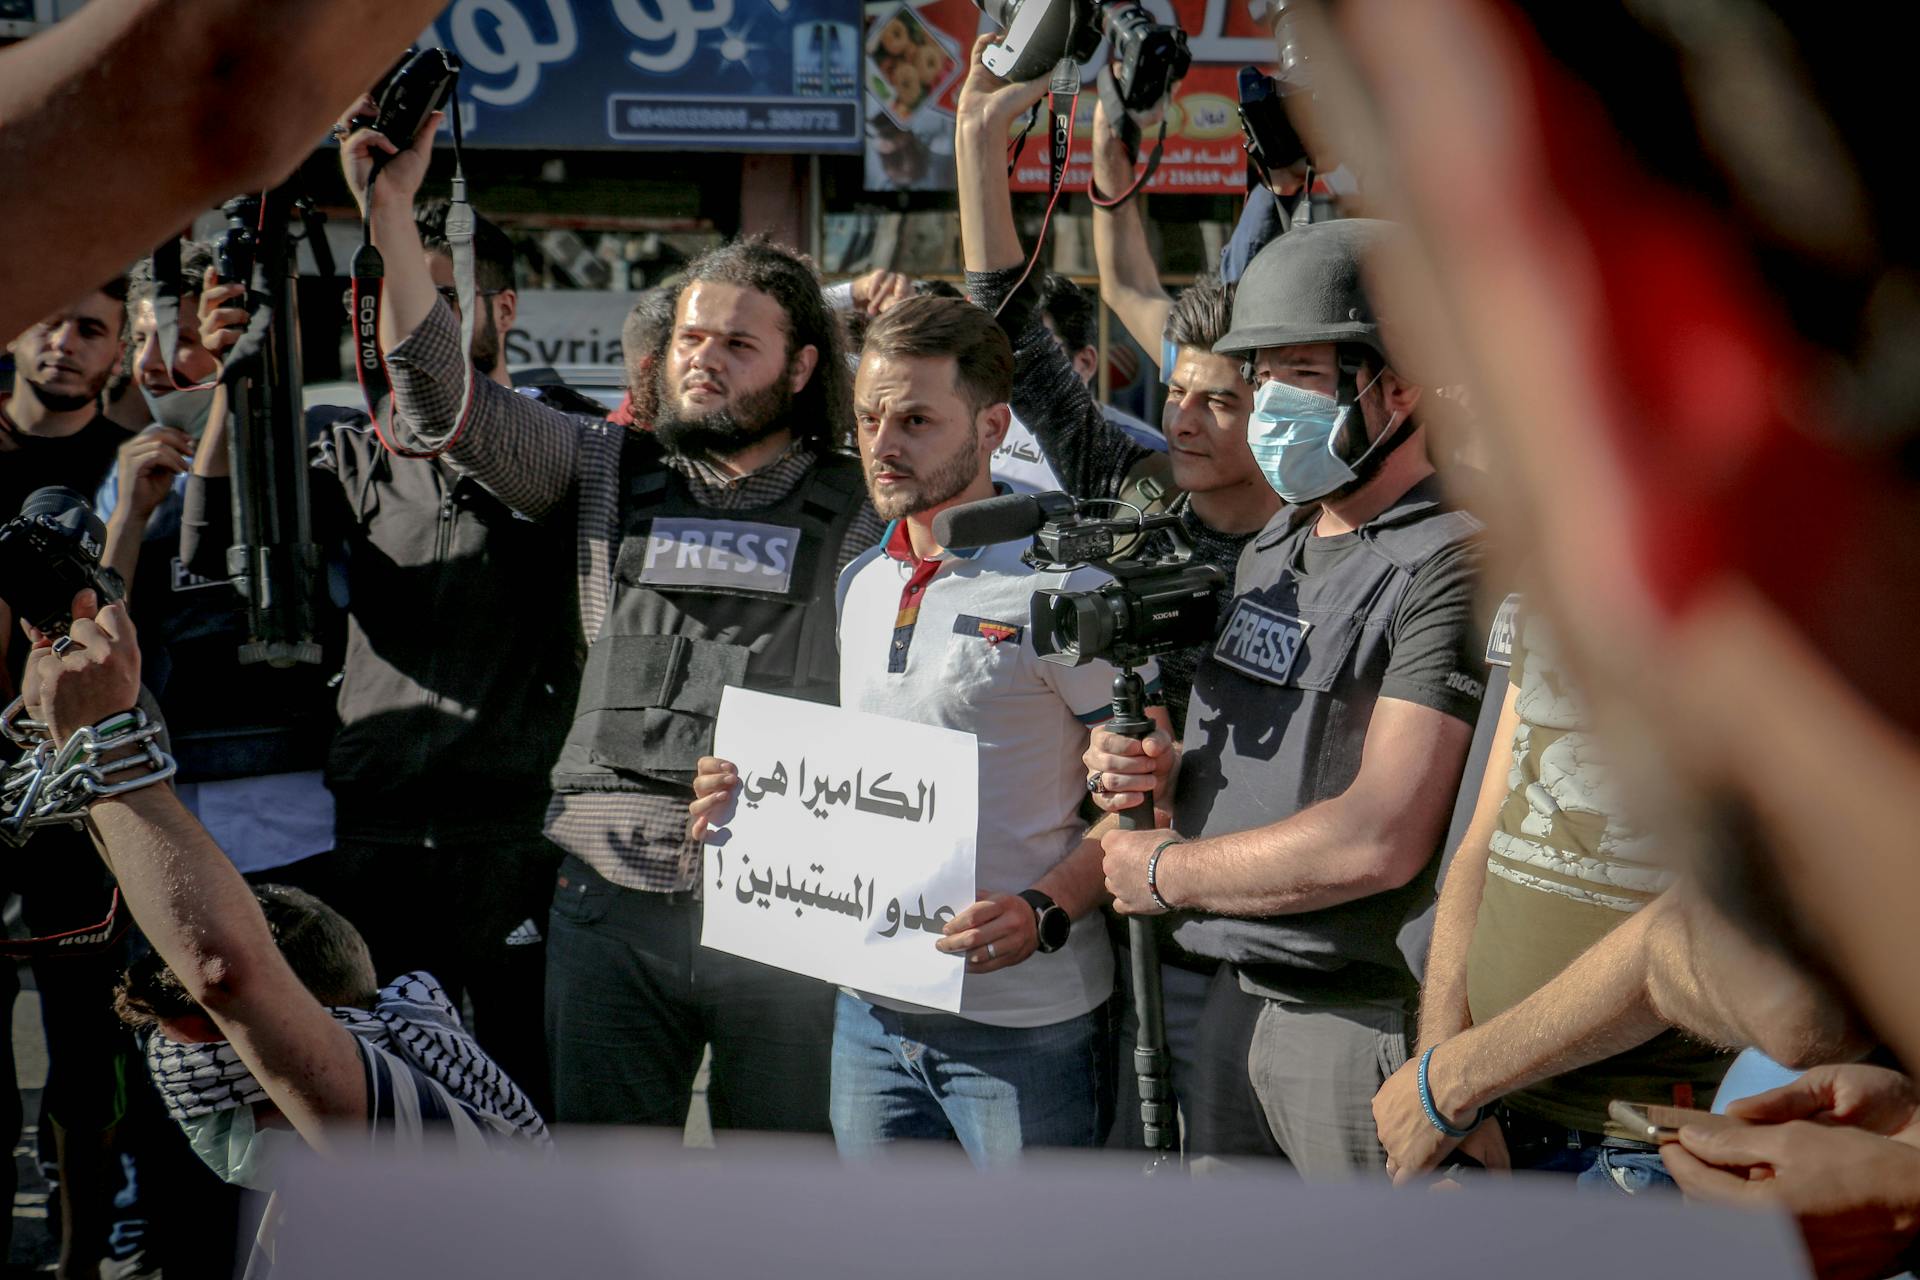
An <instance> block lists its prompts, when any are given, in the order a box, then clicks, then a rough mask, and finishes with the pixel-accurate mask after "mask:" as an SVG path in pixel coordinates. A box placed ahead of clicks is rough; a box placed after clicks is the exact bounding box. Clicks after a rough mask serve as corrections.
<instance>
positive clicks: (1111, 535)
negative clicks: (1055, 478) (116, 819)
mask: <svg viewBox="0 0 1920 1280" xmlns="http://www.w3.org/2000/svg"><path fill="white" fill-rule="evenodd" d="M1116 509H1118V510H1120V511H1121V512H1122V514H1120V515H1118V516H1114V515H1112V512H1113V511H1114V510H1116ZM1096 513H1103V514H1096ZM1160 529H1165V530H1168V531H1170V532H1171V534H1172V536H1173V542H1174V544H1175V551H1174V553H1173V554H1172V555H1168V556H1154V555H1147V554H1144V553H1143V552H1142V548H1143V547H1144V545H1145V542H1146V538H1145V537H1144V535H1146V534H1149V533H1153V532H1154V531H1156V530H1160ZM933 530H934V536H935V537H936V538H938V539H939V540H940V542H941V545H943V546H949V547H961V548H965V547H977V546H984V545H986V544H988V543H994V542H1013V541H1015V540H1017V539H1020V538H1024V537H1029V536H1031V537H1032V538H1033V545H1032V546H1031V547H1030V548H1028V549H1027V552H1026V554H1025V555H1024V556H1023V557H1022V558H1023V559H1024V560H1025V561H1026V562H1027V563H1028V564H1030V565H1032V566H1034V567H1035V568H1037V569H1048V570H1054V571H1060V570H1067V569H1077V568H1079V567H1080V566H1081V565H1089V564H1090V565H1093V566H1095V567H1096V568H1100V569H1104V570H1106V571H1107V572H1108V573H1110V574H1112V575H1113V581H1111V582H1108V583H1104V584H1102V585H1101V586H1099V587H1096V588H1094V589H1093V590H1091V591H1054V590H1042V591H1036V592H1034V594H1033V601H1032V603H1031V605H1030V606H1029V614H1028V621H1029V623H1030V624H1031V626H1032V628H1033V647H1034V649H1035V651H1036V652H1037V653H1038V654H1039V656H1040V657H1041V658H1043V659H1044V660H1046V661H1048V662H1057V663H1059V664H1060V665H1061V666H1067V667H1077V666H1081V665H1082V664H1084V663H1088V662H1092V661H1094V660H1095V659H1096V658H1104V659H1106V660H1107V661H1108V662H1111V663H1113V664H1114V665H1115V666H1117V667H1129V668H1130V667H1137V666H1141V665H1142V664H1144V663H1145V662H1146V660H1147V659H1149V658H1155V657H1158V656H1159V655H1161V654H1163V653H1172V652H1174V651H1175V650H1179V649H1187V648H1191V647H1192V646H1194V645H1198V644H1206V643H1208V642H1209V641H1211V640H1212V639H1213V637H1214V632H1215V631H1216V630H1217V628H1218V626H1219V620H1220V604H1221V600H1222V598H1223V597H1224V596H1225V594H1226V590H1227V578H1226V575H1225V574H1223V573H1221V572H1220V570H1219V569H1217V568H1215V567H1214V566H1213V565H1210V564H1195V563H1194V561H1193V553H1192V550H1191V549H1190V548H1186V547H1185V545H1184V541H1185V540H1184V538H1183V536H1182V535H1181V532H1180V517H1179V516H1178V515H1177V514H1173V513H1167V514H1159V515H1146V514H1144V513H1142V512H1141V511H1140V510H1139V509H1137V508H1134V507H1131V506H1129V505H1128V504H1126V503H1122V502H1119V501H1116V500H1114V499H1110V498H1094V499H1088V500H1086V501H1075V500H1074V499H1073V498H1072V497H1070V496H1069V495H1067V494H1064V493H1042V494H1032V495H1029V494H1005V495H1002V496H1000V497H997V498H988V499H986V500H985V501H983V502H972V503H968V504H967V505H965V506H960V507H953V508H951V509H949V510H947V511H943V512H941V513H940V514H939V515H938V516H935V517H934V522H933Z"/></svg>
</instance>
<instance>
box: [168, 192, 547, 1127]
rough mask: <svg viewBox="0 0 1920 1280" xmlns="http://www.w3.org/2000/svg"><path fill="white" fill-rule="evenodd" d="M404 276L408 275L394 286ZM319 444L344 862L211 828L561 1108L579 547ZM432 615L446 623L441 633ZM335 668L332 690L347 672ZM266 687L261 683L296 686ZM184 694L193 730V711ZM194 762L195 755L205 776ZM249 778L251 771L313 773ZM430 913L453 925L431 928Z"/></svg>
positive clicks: (503, 367) (203, 509)
mask: <svg viewBox="0 0 1920 1280" xmlns="http://www.w3.org/2000/svg"><path fill="white" fill-rule="evenodd" d="M446 220H447V206H446V204H445V202H437V203H423V204H422V205H421V206H420V208H419V209H418V210H416V211H413V213H412V215H411V216H410V217H409V219H408V225H409V229H410V230H412V231H414V233H415V246H414V248H413V250H412V252H411V253H410V254H408V255H407V256H408V258H409V262H408V265H409V266H410V267H412V268H414V270H415V271H416V272H417V273H418V274H419V275H421V276H422V277H423V278H424V280H425V281H426V287H427V288H428V290H429V292H430V293H431V292H432V291H433V290H438V291H439V293H440V294H441V295H443V296H445V297H446V298H447V299H448V306H449V308H453V307H455V306H457V301H458V300H457V295H456V294H455V291H454V280H453V261H452V246H451V245H450V244H449V243H448V241H447V238H446ZM474 221H475V227H474V285H475V293H476V299H475V300H476V305H477V306H479V307H480V314H479V315H478V316H477V317H476V321H477V323H476V324H475V326H474V336H473V347H472V350H471V352H470V357H471V360H472V363H473V366H474V379H475V381H476V382H477V383H478V382H484V383H485V385H486V386H488V387H489V388H491V389H493V390H496V391H498V392H499V393H500V394H502V395H511V394H513V393H512V392H510V391H509V390H508V388H509V386H510V385H511V383H510V380H509V378H508V375H507V364H506V357H505V348H504V344H503V343H502V341H501V336H500V335H501V334H502V332H503V331H505V330H506V329H508V328H510V327H512V324H513V321H514V314H515V303H516V296H515V292H514V287H513V286H514V256H513V243H512V241H511V240H509V239H508V238H507V235H506V233H505V232H503V231H501V230H500V229H499V228H498V227H496V226H494V225H493V224H492V223H491V222H488V221H487V220H485V219H484V218H478V217H476V218H475V220H474ZM398 256H400V255H398V254H390V255H389V257H388V269H389V270H390V271H393V270H396V268H397V264H396V263H395V261H394V259H395V258H396V257H398ZM205 283H206V288H205V289H204V290H203V291H202V293H201V301H200V307H199V312H200V327H201V338H202V340H203V341H204V342H205V343H206V344H207V345H208V346H209V347H211V348H213V349H215V350H218V351H224V350H225V349H227V348H228V347H230V346H231V345H232V342H233V341H234V336H235V335H236V333H237V332H238V329H237V326H240V325H243V324H244V322H245V320H246V313H245V312H244V311H242V310H241V309H240V308H239V307H238V306H237V305H235V302H236V299H237V296H238V295H239V293H240V292H241V289H240V287H239V286H238V285H237V284H222V283H220V282H219V281H218V279H217V278H216V277H214V276H213V275H211V273H210V274H209V275H208V276H207V278H206V281H205ZM456 324H457V322H456ZM455 367H456V370H457V368H458V366H457V365H456V366H455ZM307 429H308V437H309V440H310V441H311V442H312V446H311V447H312V458H311V470H310V475H311V481H312V483H311V486H310V490H309V493H310V497H309V502H310V507H311V510H312V513H313V529H314V541H315V542H316V543H318V544H319V545H320V546H321V547H323V548H326V549H327V551H328V553H329V555H330V556H331V557H334V558H335V564H334V566H333V569H334V571H333V572H330V573H329V575H328V577H329V580H330V584H331V585H332V589H333V594H334V600H333V603H334V604H335V605H344V606H345V608H346V625H345V636H344V642H345V657H344V670H343V673H342V677H341V681H340V687H339V694H338V699H337V703H336V710H337V712H338V715H339V729H338V731H337V732H336V733H334V734H333V737H332V743H331V746H330V747H328V748H327V750H326V752H325V768H324V773H325V779H326V784H327V786H328V787H329V788H330V789H331V790H332V793H333V806H332V814H331V816H332V839H331V842H330V848H329V845H327V844H323V845H321V846H320V848H321V849H322V850H326V852H321V853H319V854H318V856H306V857H303V859H302V860H301V861H296V862H292V863H290V864H288V865H284V866H282V865H280V864H281V863H283V862H285V856H284V854H286V853H290V852H293V853H296V856H301V855H302V854H313V853H314V850H313V849H312V848H311V847H308V848H306V849H304V850H301V851H298V852H296V851H295V850H294V849H292V848H291V846H289V845H288V843H287V840H288V837H289V836H290V835H291V834H293V833H291V832H288V831H285V830H279V831H276V830H275V825H276V824H275V823H274V822H272V821H267V820H265V819H264V817H263V815H265V814H273V813H275V812H276V811H275V810H274V809H272V808H262V807H259V806H256V807H254V808H253V809H252V810H250V811H249V812H248V813H247V814H246V816H247V817H248V818H249V819H250V821H249V822H248V826H249V828H250V830H251V835H250V836H249V837H248V838H245V839H238V840H236V839H235V838H234V836H233V833H232V832H231V831H230V830H227V829H222V828H221V827H220V826H219V824H218V821H217V818H216V817H215V816H214V815H210V814H208V813H207V812H206V811H205V810H204V809H203V810H202V813H201V817H202V820H203V821H205V822H207V824H208V825H209V826H210V827H213V828H214V829H215V831H216V834H217V835H219V836H220V839H221V844H222V845H223V847H225V848H226V849H227V851H228V853H229V854H231V855H233V856H234V857H235V859H236V861H237V862H238V863H239V865H240V866H241V867H242V869H243V870H249V871H254V870H265V869H267V868H270V867H271V868H274V871H273V879H274V880H275V881H277V882H281V883H289V884H295V885H298V886H299V887H301V888H304V889H307V890H309V891H311V892H312V893H314V894H315V895H316V896H318V897H319V898H321V899H322V900H323V901H325V902H326V903H327V904H328V905H330V906H332V907H333V908H335V909H336V910H338V911H339V912H340V913H341V914H342V915H344V916H346V917H347V919H348V920H350V921H352V922H353V925H354V927H355V928H356V929H358V930H359V931H360V933H361V935H362V936H363V937H364V938H365V939H366V941H367V945H368V947H369V948H370V949H371V951H372V953H373V958H374V962H375V964H376V965H378V966H380V967H381V968H382V969H383V970H385V971H389V972H395V973H402V972H408V971H411V970H414V969H426V970H428V971H429V972H431V973H433V974H434V976H435V977H437V978H439V979H440V981H441V983H442V984H443V985H444V986H445V987H446V990H447V992H448V994H449V996H450V997H451V998H452V999H453V1000H454V1002H455V1003H456V1004H458V1003H459V1002H460V1001H461V1000H462V999H463V998H466V999H470V1000H471V1001H472V1003H473V1014H474V1016H473V1019H472V1024H471V1025H472V1028H473V1031H474V1034H475V1035H476V1037H477V1038H478V1039H479V1040H480V1042H481V1044H483V1045H484V1046H486V1048H487V1051H488V1052H489V1053H490V1054H491V1055H493V1057H494V1058H495V1059H496V1060H497V1061H498V1062H499V1063H500V1064H501V1065H502V1066H503V1067H505V1068H506V1069H507V1071H508V1072H509V1073H510V1074H511V1075H512V1076H513V1077H514V1079H515V1080H517V1081H519V1082H520V1084H521V1086H522V1087H523V1088H525V1089H526V1090H527V1092H528V1094H529V1096H531V1097H533V1098H534V1099H535V1101H536V1103H537V1104H538V1105H542V1106H544V1105H545V1104H546V1101H547V1090H546V1083H545V1082H546V1075H547V1070H546V1053H545V1050H544V1047H543V1033H542V1025H543V1022H542V1018H543V1015H542V1006H543V1003H544V994H543V993H544V989H545V982H546V975H545V949H544V947H543V946H542V945H541V944H542V942H543V941H544V935H545V928H544V924H545V917H546V906H547V899H548V895H549V893H550V885H551V881H552V876H553V869H554V866H555V865H556V864H557V862H558V861H559V854H558V851H557V850H555V849H554V848H553V847H552V845H551V844H550V843H549V842H548V841H547V839H546V837H545V836H543V835H542V834H541V831H540V823H541V815H542V814H543V813H544V811H545V809H546V803H547V779H546V767H547V765H548V763H549V762H550V761H551V760H552V758H553V754H554V753H555V752H556V751H558V750H559V747H560V742H561V740H562V738H563V737H564V736H565V733H566V725H567V718H568V717H567V712H568V709H569V708H570V706H571V705H572V702H573V695H574V690H575V689H576V688H577V687H578V684H579V679H580V675H579V670H580V668H579V645H578V641H577V640H576V638H575V632H574V627H573V622H572V614H573V591H572V585H571V583H570V582H569V581H568V580H567V579H566V577H565V576H564V575H560V574H556V573H554V572H553V571H552V566H553V564H554V563H555V561H556V560H557V559H559V558H560V557H562V556H564V555H565V554H566V548H567V545H568V531H567V530H566V529H565V528H564V527H560V526H557V525H555V524H551V523H549V524H547V525H540V524H536V523H534V522H532V521H529V520H525V519H522V518H521V517H519V516H517V515H515V514H514V512H513V511H512V510H511V509H509V508H508V506H507V505H506V504H505V503H503V502H501V501H500V500H499V499H498V498H495V497H494V496H493V495H492V494H490V493H488V492H487V491H486V490H485V489H483V488H482V487H481V486H480V485H479V484H478V483H476V482H475V481H474V480H472V479H469V478H467V477H464V476H462V475H461V474H460V473H459V472H457V471H455V470H454V469H453V468H452V467H450V466H448V465H447V464H446V463H445V462H444V461H440V460H436V459H432V458H416V457H404V456H400V455H398V454H393V453H389V452H388V451H387V450H386V449H385V448H384V447H383V446H382V445H381V443H380V440H379V437H378V435H377V434H376V432H375V431H374V427H373V423H372V421H371V420H370V419H369V418H368V416H367V415H366V414H365V413H362V412H359V411H356V410H340V409H334V408H323V409H315V410H313V411H312V412H310V413H309V414H308V420H307ZM226 431H227V423H226V420H225V416H224V415H222V414H216V415H215V417H214V420H213V422H212V423H211V424H210V425H209V427H208V429H207V433H206V437H205V439H204V441H203V442H202V444H201V447H200V448H199V449H198V450H197V451H196V452H195V454H194V459H193V476H192V478H191V479H190V480H189V482H188V491H187V505H186V514H185V518H184V522H183V529H182V534H181V560H182V566H181V568H182V573H183V574H184V576H185V577H186V578H187V579H189V580H191V581H196V582H200V583H202V584H208V583H211V584H214V585H215V586H217V588H218V589H219V590H222V591H224V590H226V588H225V586H224V581H225V579H226V577H227V570H226V553H227V547H228V544H229V542H230V541H231V536H232V535H231V528H232V522H231V512H232V507H231V505H230V497H229V479H228V451H227V445H226ZM136 596H137V598H136V602H135V606H134V607H135V609H136V611H142V610H145V609H146V608H147V601H146V599H145V597H144V594H143V593H136ZM422 616H426V617H430V618H432V619H433V623H434V625H433V626H431V627H422V626H420V625H418V619H419V618H420V617H422ZM140 617H141V620H142V623H143V625H144V623H145V621H146V614H145V613H144V612H141V613H140ZM449 637H452V638H451V639H450V638H449ZM478 637H485V638H486V639H485V642H484V643H476V642H474V641H475V639H476V638H478ZM207 656H208V657H213V656H215V655H207ZM329 659H330V661H328V662H326V663H323V664H321V666H320V667H319V668H317V669H316V670H320V671H324V672H329V673H330V672H332V671H335V670H340V669H341V667H340V665H339V664H338V662H337V661H335V660H334V659H335V655H334V654H332V653H330V654H329ZM242 670H243V671H244V672H245V673H246V678H247V679H248V680H249V681H253V680H271V679H273V678H275V677H284V676H285V675H286V674H287V673H284V672H266V671H264V670H263V669H262V668H258V667H254V668H242ZM232 687H233V688H234V689H235V690H236V691H238V690H241V689H245V688H249V687H253V688H257V687H258V686H249V685H234V686H232ZM161 696H162V705H163V706H164V707H166V709H167V714H168V720H169V724H170V725H171V724H172V723H173V722H174V718H175V716H176V715H178V714H180V712H179V711H178V710H176V707H175V704H174V702H173V701H170V700H168V698H167V695H166V694H165V693H164V692H162V694H161ZM250 700H257V699H248V698H247V697H246V695H244V694H239V695H238V696H237V697H230V698H229V699H226V700H225V701H229V702H235V701H240V702H244V701H250ZM224 710H225V711H226V712H227V713H228V714H229V715H230V716H231V715H242V714H246V713H247V712H249V711H250V710H257V708H249V707H246V706H244V705H241V706H231V705H230V706H228V707H226V708H224ZM209 718H212V719H218V718H219V717H209V716H208V715H207V714H206V713H205V712H201V713H200V714H197V715H195V716H194V718H193V720H191V721H188V723H200V722H203V721H204V720H206V719H209ZM187 761H188V756H187V755H186V754H184V753H183V754H182V755H181V763H182V768H183V770H184V769H185V768H186V767H187ZM227 763H228V765H229V766H230V767H231V768H234V769H236V770H240V771H242V772H244V773H271V772H279V771H282V770H286V769H291V768H300V767H303V766H304V762H296V761H288V760H282V761H274V760H265V759H247V758H244V757H240V758H234V759H231V760H229V761H228V762H227ZM226 776H229V777H232V776H239V775H238V774H228V775H226ZM300 834H303V835H304V832H302V833H300ZM408 886H411V887H412V890H413V891H412V892H409V891H408V889H407V887H408ZM426 900H430V901H431V903H432V905H431V907H429V908H427V909H422V902H423V901H426Z"/></svg>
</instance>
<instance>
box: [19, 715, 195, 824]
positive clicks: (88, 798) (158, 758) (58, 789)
mask: <svg viewBox="0 0 1920 1280" xmlns="http://www.w3.org/2000/svg"><path fill="white" fill-rule="evenodd" d="M161 728H162V726H161V725H160V723H159V722H158V721H153V720H149V719H148V718H147V713H146V712H144V711H142V710H140V709H139V708H137V707H136V708H134V709H133V710H131V711H122V712H120V713H119V714H117V715H111V716H108V717H107V718H106V719H105V720H102V721H101V722H100V723H99V724H96V725H90V726H88V727H86V728H83V729H78V730H76V731H75V732H74V733H73V735H72V736H71V737H69V738H68V739H67V743H66V745H65V746H64V747H59V746H55V745H54V742H53V739H52V737H51V736H50V735H49V733H48V731H47V726H46V725H44V724H42V723H40V722H39V721H37V720H29V719H28V718H27V715H26V703H25V700H24V699H20V698H16V699H14V700H13V702H12V704H11V705H9V706H8V707H7V709H6V710H5V711H4V712H0V733H4V734H5V735H6V737H7V738H8V739H10V740H11V741H13V742H14V743H16V744H18V745H19V746H22V747H24V748H26V752H25V754H23V755H22V756H21V757H20V759H18V760H16V761H15V762H14V763H13V764H12V765H10V766H9V767H8V768H7V770H6V772H5V773H4V774H0V839H4V840H5V841H7V842H8V843H9V844H15V845H20V844H25V843H26V842H27V839H28V837H30V836H31V835H32V834H33V833H34V832H35V831H36V830H38V829H39V828H41V827H48V826H69V827H79V826H83V825H84V824H85V822H86V817H87V806H88V805H90V804H92V803H93V802H94V801H95V800H98V799H100V798H102V797H103V796H118V795H125V794H126V793H127V792H129V791H138V790H139V789H140V788H141V787H150V786H152V785H153V784H154V783H156V782H165V781H166V780H167V779H168V778H171V777H172V776H173V774H174V770H175V768H176V766H175V764H174V760H173V757H172V756H170V755H168V754H167V753H166V752H164V751H162V750H161V749H160V744H159V743H158V742H157V741H155V739H157V738H158V737H159V736H160V732H161ZM129 748H133V749H134V750H132V751H131V752H130V753H129V754H127V755H124V756H121V757H119V758H118V759H112V760H109V759H106V757H108V756H112V755H115V754H116V753H117V752H121V751H127V750H128V749H129Z"/></svg>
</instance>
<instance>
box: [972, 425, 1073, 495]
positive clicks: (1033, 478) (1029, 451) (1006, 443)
mask: <svg viewBox="0 0 1920 1280" xmlns="http://www.w3.org/2000/svg"><path fill="white" fill-rule="evenodd" d="M989 465H990V467H991V469H992V471H993V478H994V479H995V480H998V481H1000V482H1001V483H1003V484H1005V485H1006V486H1007V487H1008V488H1010V489H1012V490H1013V491H1014V492H1015V493H1052V492H1054V491H1055V490H1057V489H1059V488H1060V477H1059V476H1058V475H1055V474H1054V470H1053V465H1052V464H1051V463H1049V462H1048V461H1047V455H1046V454H1045V453H1044V452H1043V451H1042V450H1041V448H1040V442H1039V441H1038V440H1036V439H1034V436H1033V432H1032V431H1031V430H1030V429H1029V428H1028V427H1027V424H1026V423H1024V422H1022V421H1020V419H1019V418H1015V419H1014V420H1013V421H1012V422H1011V423H1010V424H1009V425H1008V426H1007V436H1006V439H1004V440H1002V441H1001V442H1000V447H999V448H998V449H995V450H994V451H993V461H992V462H991V463H990V464H989Z"/></svg>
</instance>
